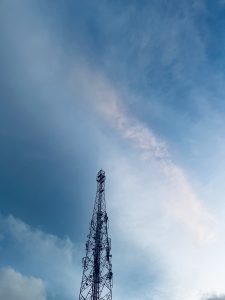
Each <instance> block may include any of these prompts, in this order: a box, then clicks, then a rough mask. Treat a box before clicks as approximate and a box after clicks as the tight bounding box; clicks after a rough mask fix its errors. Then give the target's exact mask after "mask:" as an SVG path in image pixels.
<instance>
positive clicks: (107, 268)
mask: <svg viewBox="0 0 225 300" xmlns="http://www.w3.org/2000/svg"><path fill="white" fill-rule="evenodd" d="M96 181H97V193H96V198H95V205H94V210H93V215H92V219H91V223H90V232H89V234H88V236H87V237H88V240H87V242H86V256H85V257H84V258H83V260H82V263H83V276H82V282H81V288H80V295H79V300H111V299H112V277H113V273H112V263H111V257H112V255H111V254H110V251H111V239H110V238H109V237H108V216H107V213H106V203H105V172H104V171H103V170H100V171H99V172H98V174H97V178H96Z"/></svg>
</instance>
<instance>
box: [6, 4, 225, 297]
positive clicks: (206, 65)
mask: <svg viewBox="0 0 225 300" xmlns="http://www.w3.org/2000/svg"><path fill="white" fill-rule="evenodd" d="M0 5H1V6H2V9H1V14H2V15H1V22H2V24H3V26H1V31H0V33H1V38H2V40H3V41H4V43H3V45H4V46H3V47H2V48H1V50H0V51H1V53H0V54H1V55H0V58H1V63H2V66H3V70H4V72H3V73H4V76H2V77H3V78H2V81H1V84H2V86H3V87H4V92H3V95H2V99H5V102H7V103H11V102H10V100H11V98H12V99H13V101H12V103H14V105H11V106H13V108H11V106H5V107H6V109H5V110H4V113H3V114H2V118H0V119H1V122H3V125H5V123H4V117H5V116H6V117H7V116H8V115H10V116H11V114H9V111H10V112H11V110H12V111H13V114H12V117H11V119H10V121H8V123H7V126H5V127H1V128H3V130H1V133H0V134H1V138H2V141H3V142H2V144H3V145H4V146H3V147H2V149H1V151H4V153H5V156H3V157H4V158H6V159H3V160H4V161H5V162H6V163H5V165H4V166H5V169H2V177H3V178H4V176H5V174H6V173H7V172H9V174H11V176H9V178H10V179H9V180H8V181H6V184H5V186H6V188H5V189H4V191H5V194H4V193H3V195H1V196H2V199H5V203H7V201H8V198H7V197H10V196H11V198H13V200H14V201H12V205H11V211H10V212H12V215H11V216H8V217H1V220H0V223H1V246H2V247H1V248H0V253H1V257H3V264H4V265H5V266H7V265H10V266H12V267H13V269H15V270H18V272H21V274H26V276H27V277H26V278H28V279H29V278H33V277H32V276H34V278H41V280H43V282H44V284H45V287H46V291H47V293H48V295H50V296H51V297H52V298H53V299H57V297H58V298H59V299H60V300H61V299H63V300H64V298H65V299H66V300H67V299H73V298H74V293H76V295H78V293H79V284H80V280H81V265H80V261H77V256H79V258H81V257H82V255H83V248H82V246H81V244H80V243H78V245H77V249H80V248H82V254H81V253H80V252H79V253H77V250H76V249H74V243H73V242H72V240H73V236H70V238H69V237H68V238H59V236H58V233H59V235H60V234H61V233H62V232H65V230H67V231H70V228H73V227H75V226H76V228H77V230H76V231H74V232H76V233H77V236H76V239H77V240H78V241H79V242H80V239H82V241H83V240H84V241H83V242H85V235H86V232H85V234H84V228H86V229H87V227H88V226H87V225H88V216H90V215H91V213H88V212H90V211H91V209H92V202H93V200H94V193H95V186H94V184H95V183H94V176H95V173H96V172H95V168H96V171H97V168H98V166H99V168H101V167H102V168H104V169H105V170H106V174H107V184H106V187H107V193H106V195H107V207H108V208H109V215H110V221H111V222H110V225H111V227H110V233H111V234H112V240H113V243H112V245H113V270H114V274H115V278H114V295H115V297H116V298H117V299H118V300H120V299H124V298H125V296H127V295H129V299H133V300H136V299H139V298H140V294H141V295H142V296H143V298H144V299H153V300H159V299H169V300H170V299H173V300H199V299H201V298H202V297H203V295H212V294H213V293H214V292H215V293H216V294H218V295H224V293H225V290H224V278H225V273H224V272H225V271H224V270H225V265H224V264H225V262H224V251H223V249H224V247H225V240H224V236H225V235H224V228H225V224H224V220H225V218H224V217H225V215H224V211H225V210H224V178H225V174H224V169H225V166H224V162H223V161H224V159H223V156H224V149H225V142H224V132H223V128H224V126H225V124H224V111H225V108H224V104H223V99H224V95H225V89H224V82H225V81H224V71H223V70H222V67H221V66H223V63H224V54H223V49H224V47H223V46H224V45H225V43H224V42H225V39H224V34H223V28H224V26H223V25H224V21H223V19H224V18H223V17H221V15H222V14H221V11H220V10H219V8H218V5H217V3H216V2H206V1H185V0H181V1H172V2H168V3H167V2H166V1H163V0H162V1H159V0H158V1H155V0H153V1H150V2H148V3H147V2H146V1H145V3H142V2H140V1H131V2H129V3H125V2H123V1H119V2H117V1H107V2H104V3H103V2H102V3H101V5H100V4H99V2H98V1H94V0H93V1H91V2H89V1H83V2H82V3H81V2H79V1H68V2H67V3H63V2H60V1H39V2H38V3H37V2H36V4H35V1H22V0H21V1H20V2H18V3H17V2H16V1H2V3H1V4H0ZM220 7H223V3H222V1H220ZM210 24H211V25H210ZM212 24H213V25H212ZM5 82H7V85H5ZM9 91H10V93H9ZM9 94H10V97H9ZM15 103H16V105H15ZM19 113H20V114H21V115H20V118H17V117H18V115H19ZM23 119H26V120H28V121H27V124H25V125H26V126H21V123H22V121H21V120H23ZM8 124H10V125H8ZM30 124H32V126H29V125H30ZM9 127H10V129H11V131H10V130H8V128H9ZM26 127H27V128H28V129H30V130H31V132H30V135H32V136H33V132H34V131H35V128H38V130H39V131H40V132H41V134H40V139H39V141H37V140H36V141H35V142H36V143H33V144H32V143H31V142H30V141H29V140H28V145H29V146H30V147H29V151H27V150H28V148H27V144H25V146H24V144H23V140H24V138H25V137H27V135H28V132H27V130H25V129H26ZM17 128H20V129H21V134H20V139H19V141H18V137H17V133H18V132H17ZM10 132H15V134H14V135H13V134H11V135H10ZM43 132H44V133H45V132H47V135H46V136H45V135H44V134H43ZM34 136H35V135H34ZM9 141H10V142H11V143H10V147H8V148H7V146H5V145H9V144H8V142H9ZM48 143H50V144H51V148H50V149H51V151H50V153H48V156H47V155H46V149H47V148H46V147H44V148H43V149H44V151H40V152H38V151H37V149H38V146H40V145H45V144H48ZM21 145H23V147H21ZM12 149H14V150H15V152H13V155H12V154H11V156H8V153H11V152H10V151H11V150H12ZM17 149H19V150H17ZM53 149H54V150H53ZM53 152H54V153H58V155H56V158H57V159H56V160H57V161H59V162H60V163H59V164H58V165H57V166H56V168H55V169H54V168H53V172H52V173H51V174H50V177H51V178H52V176H53V173H54V175H55V174H57V175H58V174H59V177H58V180H56V181H51V180H50V178H48V177H49V175H48V174H49V173H47V170H48V168H49V166H51V161H50V160H49V158H48V157H49V156H50V157H51V153H53ZM37 156H38V157H39V158H40V161H41V162H42V172H40V173H38V172H37V173H33V169H32V167H31V169H30V171H29V172H28V166H31V161H33V159H34V157H37ZM12 157H13V158H14V160H13V163H12V164H9V162H10V161H12V160H11V158H12ZM30 157H32V159H28V158H30ZM43 157H45V159H43ZM46 157H47V158H48V159H46ZM59 158H60V159H59ZM18 162H21V165H22V167H21V165H20V164H17V163H18ZM37 165H38V166H37ZM37 165H35V168H36V169H38V167H39V163H37ZM35 168H34V171H35ZM11 169H13V170H14V169H15V172H11V173H10V170H11ZM65 169H66V170H71V169H73V170H74V171H73V172H69V173H67V172H66V174H69V175H68V176H66V177H65V176H64V174H65V173H64V172H62V171H63V170H65ZM17 170H18V171H17ZM24 172H25V174H26V176H27V178H26V176H25V178H24V181H22V183H23V185H24V189H23V192H22V193H21V194H20V195H17V193H16V192H15V193H14V194H13V196H12V191H14V190H15V189H14V187H15V183H16V182H19V183H20V185H21V181H20V178H21V176H22V175H23V174H24ZM33 174H37V175H36V177H35V176H34V180H33V181H31V184H29V183H30V181H29V180H28V178H29V177H30V176H31V175H33ZM40 174H47V175H46V176H45V177H44V179H45V180H42V181H41V180H40V178H41V175H40ZM12 175H13V176H12ZM92 181H93V183H92ZM34 182H35V183H36V185H35V184H34ZM45 185H46V186H48V187H49V186H50V187H51V189H50V191H51V192H50V193H49V194H41V193H40V191H42V190H43V188H44V186H45ZM58 186H60V187H61V189H59V190H58V189H57V187H58ZM34 187H36V189H35V188H34ZM71 187H72V188H71ZM78 188H79V193H77V190H78ZM86 191H88V193H87V194H86V193H85V192H86ZM39 193H40V194H39ZM84 193H85V194H84ZM34 194H35V195H36V194H39V199H42V202H39V201H38V200H39V199H38V198H35V201H34ZM56 194H57V195H58V194H61V202H59V201H58V198H57V197H54V195H56ZM11 198H10V199H11ZM24 198H26V199H27V202H25V204H26V203H30V205H29V206H28V205H24V202H23V199H24ZM68 199H70V200H69V201H68ZM92 199H93V200H92ZM59 204H60V205H59ZM15 207H19V208H20V210H18V209H17V210H16V209H15ZM27 207H28V208H27ZM81 207H82V209H81ZM14 210H15V211H19V212H21V211H22V212H23V211H26V212H27V215H29V216H30V219H31V220H32V221H33V219H35V220H36V223H35V224H44V225H45V223H46V222H47V223H51V224H52V227H51V226H50V227H48V228H53V229H54V230H53V231H54V233H55V234H54V235H53V234H49V233H48V232H45V230H42V229H36V227H31V226H30V225H28V224H26V222H27V221H26V222H25V221H24V220H20V219H18V218H15V217H13V215H17V214H14ZM73 212H74V213H75V212H76V217H73ZM44 215H45V218H44ZM52 216H54V217H55V219H54V222H52V220H53V218H52ZM69 216H70V218H69ZM81 216H82V217H81ZM83 216H84V217H83ZM22 219H23V218H22ZM68 219H69V220H70V222H68ZM46 220H47V221H46ZM27 223H29V222H27ZM65 224H66V226H65V227H64V231H61V230H60V229H61V227H63V225H65ZM80 224H81V227H82V228H80V226H79V225H80ZM86 229H85V230H86ZM70 232H71V231H70ZM36 253H38V255H34V254H36ZM121 253H122V256H121ZM8 270H11V271H10V272H12V273H13V271H12V269H8ZM78 270H79V271H78ZM8 272H9V271H8ZM16 274H17V273H16ZM59 274H60V276H59ZM18 276H19V275H18ZM21 276H22V275H21ZM29 276H31V277H29ZM15 277H17V275H15ZM23 278H24V277H23ZM37 280H38V279H37ZM143 291H144V292H143ZM208 298H209V299H210V300H212V299H223V298H224V297H223V296H212V297H211V298H210V297H208ZM7 300H8V299H7Z"/></svg>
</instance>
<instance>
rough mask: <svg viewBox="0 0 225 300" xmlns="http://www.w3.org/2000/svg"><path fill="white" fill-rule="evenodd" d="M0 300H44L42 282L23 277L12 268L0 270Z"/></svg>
mask: <svg viewBox="0 0 225 300" xmlns="http://www.w3.org/2000/svg"><path fill="white" fill-rule="evenodd" d="M0 299H2V300H30V299H32V300H46V299H47V297H46V291H45V285H44V282H43V281H42V280H41V279H40V278H35V277H27V276H24V275H22V274H21V273H19V272H16V271H15V270H13V269H12V268H4V269H1V270H0Z"/></svg>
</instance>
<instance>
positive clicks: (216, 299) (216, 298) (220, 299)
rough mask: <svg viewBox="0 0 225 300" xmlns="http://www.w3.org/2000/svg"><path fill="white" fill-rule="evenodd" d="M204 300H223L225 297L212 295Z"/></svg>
mask: <svg viewBox="0 0 225 300" xmlns="http://www.w3.org/2000/svg"><path fill="white" fill-rule="evenodd" d="M204 299H205V300H225V296H223V295H220V296H219V295H212V296H209V297H206V298H204Z"/></svg>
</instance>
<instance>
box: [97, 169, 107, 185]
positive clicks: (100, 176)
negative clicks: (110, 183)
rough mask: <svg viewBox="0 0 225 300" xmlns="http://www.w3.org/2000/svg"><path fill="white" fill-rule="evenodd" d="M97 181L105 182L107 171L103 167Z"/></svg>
mask: <svg viewBox="0 0 225 300" xmlns="http://www.w3.org/2000/svg"><path fill="white" fill-rule="evenodd" d="M96 181H97V182H100V183H103V182H105V171H103V170H102V169H101V170H100V171H98V174H97V178H96Z"/></svg>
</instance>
